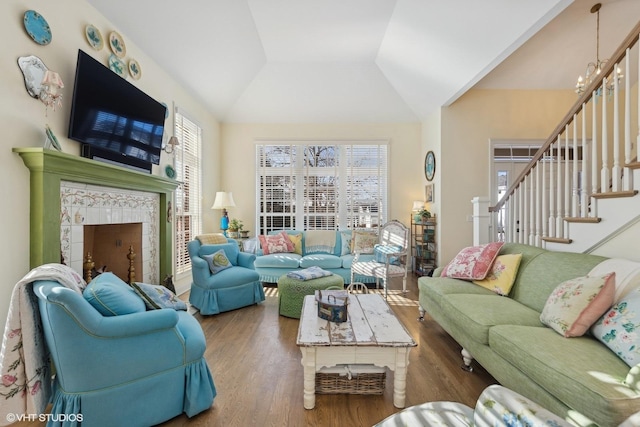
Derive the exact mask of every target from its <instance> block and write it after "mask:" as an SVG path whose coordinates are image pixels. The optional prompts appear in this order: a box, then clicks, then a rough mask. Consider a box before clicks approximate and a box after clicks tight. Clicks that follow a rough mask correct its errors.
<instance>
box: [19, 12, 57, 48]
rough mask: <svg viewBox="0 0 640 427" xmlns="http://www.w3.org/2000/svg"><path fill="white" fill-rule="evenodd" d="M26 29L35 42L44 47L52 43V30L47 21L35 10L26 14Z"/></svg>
mask: <svg viewBox="0 0 640 427" xmlns="http://www.w3.org/2000/svg"><path fill="white" fill-rule="evenodd" d="M24 29H25V30H27V34H29V36H30V37H31V38H32V39H33V41H34V42H36V43H38V44H42V45H45V44H49V43H51V28H49V24H48V23H47V20H46V19H44V17H43V16H42V15H40V14H39V13H38V12H36V11H35V10H27V11H26V12H25V13H24Z"/></svg>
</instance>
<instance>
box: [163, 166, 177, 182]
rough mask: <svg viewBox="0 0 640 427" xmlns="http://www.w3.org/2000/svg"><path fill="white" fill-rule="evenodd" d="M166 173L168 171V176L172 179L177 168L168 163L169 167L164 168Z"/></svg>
mask: <svg viewBox="0 0 640 427" xmlns="http://www.w3.org/2000/svg"><path fill="white" fill-rule="evenodd" d="M164 173H166V174H167V176H168V177H169V178H171V179H173V178H175V177H176V170H175V169H174V168H173V166H171V165H167V167H166V168H164Z"/></svg>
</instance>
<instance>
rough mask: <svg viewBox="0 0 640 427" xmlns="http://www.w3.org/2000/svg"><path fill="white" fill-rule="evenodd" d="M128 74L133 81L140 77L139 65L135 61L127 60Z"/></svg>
mask: <svg viewBox="0 0 640 427" xmlns="http://www.w3.org/2000/svg"><path fill="white" fill-rule="evenodd" d="M129 74H130V75H131V77H133V80H138V79H139V78H140V76H141V75H142V70H141V69H140V64H138V61H136V60H135V59H130V60H129Z"/></svg>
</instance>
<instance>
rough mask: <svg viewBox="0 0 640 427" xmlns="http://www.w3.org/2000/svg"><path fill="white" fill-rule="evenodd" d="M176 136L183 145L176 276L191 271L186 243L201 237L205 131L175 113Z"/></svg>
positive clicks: (180, 149) (179, 159)
mask: <svg viewBox="0 0 640 427" xmlns="http://www.w3.org/2000/svg"><path fill="white" fill-rule="evenodd" d="M175 116H176V125H175V136H176V138H178V141H180V145H178V146H177V147H176V157H175V161H176V168H175V169H176V179H177V180H178V181H180V182H181V184H180V185H179V186H178V189H177V190H176V214H175V216H176V221H175V232H176V238H175V245H176V248H175V253H176V274H179V273H183V272H185V271H188V270H190V269H191V259H190V258H189V253H188V252H187V243H189V242H190V241H191V240H193V239H194V238H195V237H196V236H197V235H199V234H201V229H202V218H201V215H200V200H202V189H201V186H200V182H201V170H200V147H201V145H202V129H201V128H200V126H198V125H197V124H196V123H194V122H193V121H192V120H190V119H189V118H188V117H186V116H185V115H184V113H183V112H182V111H180V110H179V109H176V114H175Z"/></svg>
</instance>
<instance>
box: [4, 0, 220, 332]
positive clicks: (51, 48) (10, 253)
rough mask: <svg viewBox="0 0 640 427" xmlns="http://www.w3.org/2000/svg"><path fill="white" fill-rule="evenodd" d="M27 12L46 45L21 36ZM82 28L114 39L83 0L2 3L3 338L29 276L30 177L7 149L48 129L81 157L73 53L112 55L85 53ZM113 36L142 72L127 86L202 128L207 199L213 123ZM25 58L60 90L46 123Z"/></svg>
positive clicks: (213, 166) (213, 177)
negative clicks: (56, 80) (56, 79)
mask: <svg viewBox="0 0 640 427" xmlns="http://www.w3.org/2000/svg"><path fill="white" fill-rule="evenodd" d="M29 9H34V10H36V11H37V12H39V13H41V14H42V16H44V18H45V19H46V20H47V22H48V23H49V26H50V27H51V31H52V35H53V36H52V41H51V43H50V44H49V45H46V46H40V45H38V44H36V43H35V42H34V41H33V40H31V38H30V37H29V36H28V35H27V33H26V31H25V29H24V26H23V16H24V12H25V11H27V10H29ZM87 24H92V25H94V26H95V27H97V28H98V29H99V30H100V31H101V32H102V35H103V37H104V38H107V37H108V34H109V32H110V31H113V30H116V31H119V30H118V28H115V27H114V26H113V25H112V24H111V23H110V22H109V21H107V20H106V19H105V18H104V17H103V16H102V15H101V14H100V13H99V12H98V11H96V10H95V9H94V8H93V7H92V6H91V5H89V4H88V3H87V2H85V1H84V0H56V1H36V0H31V1H19V0H3V1H2V2H0V39H2V56H1V58H0V76H1V77H0V129H2V139H1V141H0V147H2V148H1V150H2V152H3V154H2V155H1V156H0V168H1V170H3V171H4V173H5V178H4V179H5V182H4V185H2V186H0V191H1V193H0V195H1V200H2V201H3V206H2V213H1V214H0V215H1V217H0V218H1V219H2V223H3V224H4V227H3V239H2V240H3V244H2V249H0V251H1V252H0V254H1V255H2V256H0V271H2V272H3V275H2V277H3V282H2V283H1V284H0V322H2V325H3V326H2V330H4V322H5V319H6V315H7V311H8V306H9V300H10V296H11V291H12V289H13V287H14V285H15V283H16V282H17V281H18V280H19V279H21V278H22V277H23V276H24V275H25V274H26V273H27V272H28V271H29V171H28V169H27V168H26V167H25V166H24V164H23V163H22V160H21V159H20V157H19V156H18V155H17V154H14V153H12V152H11V149H12V148H13V147H42V145H43V143H44V139H45V137H44V125H45V123H48V124H49V125H50V126H51V129H52V130H53V132H54V133H55V134H56V136H57V137H58V140H59V141H60V143H61V145H62V148H63V151H64V152H65V153H70V154H79V152H80V146H79V144H78V143H76V142H75V141H71V140H69V139H67V138H66V135H67V126H68V122H69V111H70V99H71V94H72V91H73V81H74V75H75V67H76V58H77V54H78V49H82V50H84V51H85V52H87V53H89V54H91V55H92V56H93V57H94V58H96V59H98V60H100V61H101V62H102V63H105V64H106V61H107V58H108V57H109V53H110V52H109V51H108V47H107V46H106V44H105V47H104V48H103V49H102V50H101V51H95V50H93V49H92V48H91V47H90V46H89V44H88V43H87V41H86V39H85V35H84V28H85V26H86V25H87ZM141 24H142V25H144V17H141ZM119 32H120V34H121V35H122V36H123V38H124V41H125V44H126V47H127V58H135V59H136V60H137V61H138V62H139V63H140V66H141V69H142V77H141V79H140V80H138V81H135V82H134V81H133V80H131V79H129V81H130V82H134V84H135V86H137V87H138V88H140V89H142V90H143V91H145V92H146V93H148V94H149V95H150V96H152V97H154V98H155V99H157V100H158V101H160V102H165V103H166V104H167V105H168V106H169V107H170V108H171V107H172V105H173V104H174V102H175V104H176V105H178V106H180V107H182V108H184V109H185V110H186V111H188V112H189V114H190V115H191V116H193V117H194V119H196V120H197V121H198V122H199V123H200V125H202V126H203V136H204V150H203V157H204V158H206V159H210V160H207V162H206V164H207V168H205V172H204V180H205V186H204V187H205V191H208V189H209V187H211V188H217V187H218V182H219V179H220V178H219V177H220V168H219V164H218V161H217V159H218V158H219V156H218V155H217V153H218V152H219V145H220V138H219V125H218V123H217V122H216V120H215V119H214V118H213V116H212V115H211V114H210V113H209V112H207V110H206V109H205V108H204V106H203V105H202V104H201V103H200V102H199V101H198V100H197V99H196V98H195V97H193V96H192V95H190V94H188V93H187V92H185V91H184V90H183V89H182V87H180V86H179V85H178V84H177V83H175V81H173V80H172V79H171V78H170V77H169V76H168V75H167V74H166V73H165V72H164V71H163V70H162V69H161V68H160V67H159V66H158V65H157V64H156V63H154V61H152V60H151V59H150V58H149V57H148V56H146V55H145V54H144V52H142V51H140V49H138V47H137V46H136V45H135V44H134V43H133V41H132V40H129V39H128V38H127V34H125V33H123V32H121V31H119ZM27 55H36V56H38V57H39V58H40V59H42V61H43V62H44V63H45V65H46V66H47V67H48V68H49V69H51V70H53V71H56V72H58V73H59V74H60V76H61V78H62V81H63V82H64V84H65V88H64V98H63V106H62V108H61V109H58V111H56V112H51V111H49V113H48V117H45V108H44V104H42V103H41V102H40V101H39V100H37V99H34V98H31V97H30V96H29V95H28V94H27V92H26V90H25V86H24V80H23V77H22V73H21V71H20V69H19V68H18V63H17V59H18V57H20V56H27ZM167 129H168V132H169V134H170V135H171V134H173V115H172V116H170V117H169V119H167ZM169 161H171V158H170V157H169V156H168V155H166V154H163V156H162V159H161V162H162V163H163V165H162V166H160V167H157V166H156V167H154V170H153V173H154V174H157V175H162V174H163V173H164V172H163V171H164V163H167V162H169Z"/></svg>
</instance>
